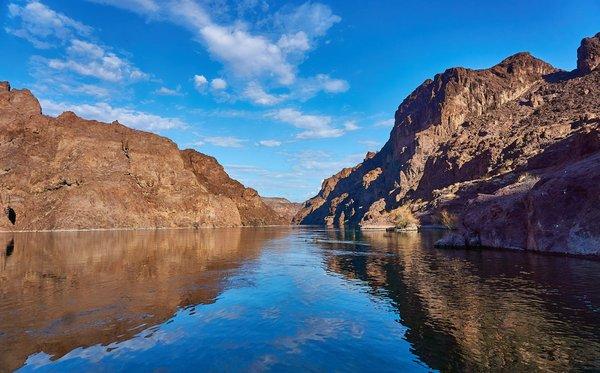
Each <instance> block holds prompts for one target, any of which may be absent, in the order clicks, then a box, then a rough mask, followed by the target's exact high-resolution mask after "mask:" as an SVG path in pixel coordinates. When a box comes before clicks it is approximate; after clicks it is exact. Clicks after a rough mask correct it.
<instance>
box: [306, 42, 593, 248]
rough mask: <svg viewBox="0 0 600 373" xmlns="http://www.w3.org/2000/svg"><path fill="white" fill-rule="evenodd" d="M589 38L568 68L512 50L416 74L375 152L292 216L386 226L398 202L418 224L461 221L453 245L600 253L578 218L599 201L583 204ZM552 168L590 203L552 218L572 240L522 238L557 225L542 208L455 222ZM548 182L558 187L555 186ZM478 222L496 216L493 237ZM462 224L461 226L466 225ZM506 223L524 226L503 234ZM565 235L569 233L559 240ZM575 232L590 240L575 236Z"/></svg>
mask: <svg viewBox="0 0 600 373" xmlns="http://www.w3.org/2000/svg"><path fill="white" fill-rule="evenodd" d="M599 44H600V34H598V35H596V36H594V37H592V38H587V39H584V41H582V45H581V47H580V48H579V50H578V58H579V60H578V69H577V70H576V71H574V72H572V73H566V72H563V71H559V70H556V69H555V68H553V67H552V66H550V65H549V64H547V63H545V62H543V61H541V60H539V59H536V58H534V57H532V56H531V55H529V54H527V53H519V54H516V55H514V56H512V57H509V58H507V59H505V60H504V61H502V62H501V63H499V64H498V65H496V66H494V67H492V68H490V69H486V70H470V69H464V68H453V69H449V70H447V71H445V72H444V73H443V74H438V75H436V76H435V77H434V79H433V80H427V81H425V82H424V83H423V84H422V85H421V86H419V87H418V88H417V89H416V90H415V91H414V92H413V93H411V94H410V95H409V96H408V97H407V98H406V99H405V100H404V101H403V102H402V104H401V105H400V107H399V108H398V110H397V112H396V116H395V118H396V120H395V125H394V128H393V130H392V132H391V135H390V139H389V140H388V142H387V143H386V144H385V146H384V147H383V149H382V150H381V151H380V152H378V153H377V154H368V155H367V157H366V159H365V161H364V162H363V163H361V164H359V165H357V166H355V167H353V168H351V169H344V170H342V171H341V172H340V173H338V174H336V175H334V176H333V177H331V178H330V179H327V180H325V181H324V183H323V187H322V189H321V191H320V192H319V194H318V195H317V196H316V197H314V198H312V199H311V200H309V201H307V202H306V203H305V205H304V207H303V209H302V210H301V211H300V212H299V213H298V215H296V217H295V221H296V222H299V223H302V224H359V225H361V226H363V227H373V226H390V225H392V224H393V222H392V216H393V213H391V212H393V211H394V209H397V208H398V207H400V206H409V207H410V209H411V210H412V211H413V213H414V214H415V215H417V217H418V218H419V219H420V220H421V223H422V224H435V223H437V222H439V220H440V215H441V213H442V211H449V212H450V214H456V215H457V216H458V219H457V220H458V225H459V226H460V227H461V228H463V235H462V236H461V237H462V238H461V239H458V240H457V241H461V240H463V241H464V242H467V241H471V242H472V243H481V244H484V245H486V246H494V247H513V248H522V249H532V250H552V251H562V252H581V253H583V252H585V253H600V248H599V246H600V245H597V243H598V241H597V237H598V236H597V234H598V232H597V231H598V225H599V224H598V223H597V221H598V220H597V219H596V220H595V221H594V220H590V221H591V222H592V223H589V224H592V225H594V227H592V228H594V229H592V228H590V227H589V224H587V225H586V224H584V221H585V220H586V219H591V218H593V217H594V216H596V215H597V214H598V209H599V207H595V206H600V205H599V204H595V205H594V203H593V202H594V201H593V200H592V199H594V198H596V197H597V195H598V193H597V192H596V191H595V190H594V189H590V188H593V185H594V183H595V184H599V182H598V178H597V176H596V175H595V174H594V173H593V172H592V170H593V171H594V172H595V171H596V170H597V169H598V167H600V165H599V164H598V162H597V160H595V159H596V158H594V157H595V155H596V154H597V152H598V151H599V150H600V143H599V142H598V130H599V125H600V119H599V118H600V93H599V92H598V87H599V86H600V71H598V69H597V67H598V64H599V63H600V61H599V58H598V56H599V55H600V53H599V51H600V48H599V47H598V45H599ZM578 162H583V163H581V164H580V163H578ZM576 163H577V164H580V167H586V169H588V170H590V171H589V172H578V171H576V170H572V168H573V167H575V168H577V167H578V166H576V165H575V164H576ZM584 165H585V166H584ZM568 167H571V168H568ZM561 172H566V173H569V172H572V175H573V177H574V178H576V179H575V181H574V182H575V183H577V180H579V179H581V183H582V185H585V186H586V187H585V188H587V189H586V190H585V192H581V193H579V194H577V193H576V194H575V195H574V196H573V198H575V200H577V199H576V196H579V197H580V198H582V200H579V201H578V202H580V203H583V204H585V205H586V206H587V205H588V204H590V206H591V207H590V210H589V211H588V212H587V213H586V215H585V216H584V215H581V216H578V217H574V216H573V217H571V218H569V219H567V220H564V221H561V222H560V224H559V226H561V227H563V228H561V229H562V230H564V231H565V232H568V231H569V229H570V228H572V227H574V226H575V225H578V226H579V225H581V224H583V226H582V231H581V232H580V233H581V234H578V235H577V237H576V238H574V239H573V243H570V244H566V243H565V240H564V239H561V240H557V239H545V238H544V239H542V238H540V237H537V236H536V235H535V234H533V233H532V230H534V227H538V226H539V224H540V219H542V220H547V221H546V222H545V223H544V226H547V227H550V226H552V224H554V225H555V226H556V224H558V222H557V221H555V220H553V219H552V218H548V216H546V215H545V214H544V213H543V212H541V213H539V212H538V215H536V216H538V217H537V218H533V220H527V221H526V220H523V219H522V218H523V217H524V216H529V215H530V211H528V210H524V211H523V214H524V215H523V216H522V217H521V220H519V219H517V220H514V222H512V223H511V224H508V221H510V219H508V220H501V219H499V218H496V217H493V216H491V217H490V216H487V217H486V218H484V217H482V216H478V217H475V218H473V219H471V220H469V219H467V220H468V222H467V221H465V220H464V219H462V218H464V217H467V216H466V215H465V214H466V213H467V212H468V213H470V214H474V212H475V211H479V210H480V209H483V210H486V209H487V211H489V209H488V207H489V206H487V207H483V206H482V207H478V206H479V205H478V202H477V201H478V200H479V199H482V198H483V199H486V198H487V199H486V200H487V201H488V203H495V202H490V201H496V200H497V197H498V198H499V197H500V196H499V195H498V196H496V193H500V194H503V193H508V192H507V188H509V189H510V188H511V187H512V188H513V189H515V190H516V189H518V188H521V189H520V190H522V192H521V193H529V192H530V191H531V190H532V188H533V189H535V190H537V188H541V186H542V184H544V183H546V181H545V180H548V178H551V177H552V176H551V175H559V174H560V173H561ZM553 180H554V179H553ZM570 182H571V183H573V181H570ZM562 183H567V181H565V180H563V181H562ZM556 185H557V186H556V187H558V185H562V184H561V182H559V181H556ZM565 193H568V192H565ZM594 193H596V194H594ZM594 195H595V196H596V197H594ZM483 196H487V197H486V198H484V197H483ZM547 198H548V197H547V196H546V195H545V194H543V193H541V194H540V195H536V203H539V204H541V205H543V204H544V203H549V202H550V203H551V201H549V200H548V201H546V202H543V201H544V200H546V199H547ZM565 198H566V197H565ZM571 201H574V200H571ZM573 208H574V207H573V206H571V207H570V209H573ZM540 214H541V215H540ZM475 215H477V214H475ZM534 215H535V214H534ZM513 218H514V217H513ZM483 221H488V222H490V221H492V222H496V223H498V225H497V226H496V231H497V232H502V233H503V234H499V233H498V234H495V235H493V237H494V238H493V239H488V238H487V233H486V232H487V230H486V228H485V227H484V226H483V225H484V223H483ZM463 223H467V225H469V223H470V225H469V227H468V228H467V227H466V226H465V224H463ZM548 224H550V225H548ZM513 225H517V226H524V227H526V228H524V229H522V230H521V231H520V232H519V233H517V232H514V233H511V232H510V231H511V230H512V228H511V227H512V226H513ZM584 226H585V227H584ZM529 227H531V228H529ZM590 229H591V230H590ZM544 232H545V233H544V234H547V231H546V230H544ZM504 233H505V234H504ZM565 234H567V235H568V234H569V233H564V232H563V233H561V234H560V235H562V236H564V235H565ZM584 236H585V237H592V238H590V239H587V238H586V239H584V238H581V237H584ZM536 237H537V238H536ZM593 237H595V238H593ZM559 241H560V242H561V243H559ZM575 241H577V242H578V243H574V242H575ZM565 245H566V246H565ZM573 245H574V246H573Z"/></svg>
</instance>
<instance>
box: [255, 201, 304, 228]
mask: <svg viewBox="0 0 600 373" xmlns="http://www.w3.org/2000/svg"><path fill="white" fill-rule="evenodd" d="M262 200H263V202H264V203H265V204H266V205H267V206H269V207H270V208H272V209H273V211H275V213H277V215H279V217H280V218H282V219H283V220H285V221H286V222H288V223H290V224H291V223H292V220H293V219H294V216H296V214H297V213H298V211H300V209H301V208H302V204H301V203H296V202H290V201H288V200H287V199H285V198H279V197H262Z"/></svg>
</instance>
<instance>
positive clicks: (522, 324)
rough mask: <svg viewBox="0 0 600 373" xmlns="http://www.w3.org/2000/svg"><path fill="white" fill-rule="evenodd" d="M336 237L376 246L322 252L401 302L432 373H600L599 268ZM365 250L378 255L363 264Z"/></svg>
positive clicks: (414, 241)
mask: <svg viewBox="0 0 600 373" xmlns="http://www.w3.org/2000/svg"><path fill="white" fill-rule="evenodd" d="M327 236H328V237H329V239H330V240H331V241H334V240H359V241H360V242H363V243H365V244H368V245H370V246H369V247H368V248H366V249H365V248H364V246H361V247H358V246H357V247H354V248H352V250H351V251H347V252H343V251H342V252H341V253H340V252H338V251H336V247H335V245H332V244H327V245H321V246H322V248H323V250H324V252H325V254H324V255H325V258H326V263H327V267H328V269H329V270H330V271H332V272H334V273H339V274H341V275H343V276H344V277H347V278H349V279H359V280H361V281H363V282H364V283H366V284H368V286H369V287H370V288H371V289H372V290H371V291H372V293H373V294H375V295H378V296H381V297H388V298H389V299H390V300H391V301H392V304H393V305H394V307H395V308H396V311H397V314H398V322H399V323H401V324H402V325H404V326H406V327H407V332H406V334H405V338H406V340H407V341H409V342H410V343H411V346H412V352H413V353H414V354H415V355H416V356H418V357H419V358H420V359H421V360H422V361H424V362H425V363H426V364H427V365H428V366H430V367H431V368H434V369H439V370H442V371H457V372H458V371H490V370H491V371H498V370H503V371H532V370H544V371H570V370H597V369H600V288H598V286H597V284H598V283H599V282H600V263H598V262H596V261H589V260H585V259H577V258H566V257H556V256H547V255H540V254H534V253H531V254H529V253H521V252H510V251H468V250H456V251H445V250H438V249H434V248H433V243H434V242H435V241H436V240H437V239H438V238H439V233H436V232H432V233H425V234H417V233H406V234H399V233H387V232H378V231H372V232H368V231H367V232H362V233H361V232H357V231H354V230H349V231H348V230H346V231H343V230H342V231H329V232H327ZM356 250H368V251H369V252H370V253H371V254H374V253H377V254H378V255H356ZM328 253H329V254H328ZM384 254H386V255H384ZM390 254H391V255H390Z"/></svg>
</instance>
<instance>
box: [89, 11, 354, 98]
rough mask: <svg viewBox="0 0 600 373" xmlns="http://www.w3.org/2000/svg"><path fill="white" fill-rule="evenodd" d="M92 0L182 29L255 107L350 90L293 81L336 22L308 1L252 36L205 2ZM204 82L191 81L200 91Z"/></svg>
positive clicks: (325, 80) (337, 84)
mask: <svg viewBox="0 0 600 373" xmlns="http://www.w3.org/2000/svg"><path fill="white" fill-rule="evenodd" d="M91 1H94V2H97V3H102V4H106V5H112V6H115V7H119V8H122V9H127V10H130V11H133V12H135V13H137V14H140V15H142V16H144V17H146V18H148V19H150V20H168V21H170V22H172V23H175V24H178V25H180V26H182V27H185V28H186V29H188V30H189V31H190V32H191V33H192V34H193V35H194V40H197V41H199V42H200V43H202V44H203V45H204V46H205V48H206V49H207V51H208V53H209V54H210V56H211V57H212V58H213V59H214V60H216V61H218V62H220V63H221V64H222V66H223V68H224V72H225V74H226V77H227V83H228V84H227V86H229V85H231V86H232V88H233V90H234V92H235V93H236V94H237V95H238V96H239V98H242V99H246V100H249V101H250V102H253V103H255V104H257V105H275V104H277V103H280V102H283V101H285V100H288V99H294V98H300V99H302V100H307V99H309V98H311V97H313V96H314V95H316V94H318V93H319V92H327V93H331V94H333V93H342V92H345V91H347V90H348V88H349V84H348V82H347V81H345V80H342V79H335V78H331V77H330V76H329V75H327V74H317V75H315V76H314V77H308V78H302V77H299V76H298V67H299V65H300V64H301V63H302V62H303V61H304V59H305V58H306V55H307V53H308V52H309V51H310V50H312V49H313V48H315V46H316V45H317V41H318V39H319V38H321V37H323V36H324V35H326V33H327V31H328V30H329V29H330V28H331V27H332V26H333V25H335V24H336V23H338V22H340V21H341V18H340V17H339V16H337V15H335V14H333V12H332V10H331V8H329V7H328V6H327V5H324V4H320V3H312V2H307V3H304V4H301V5H299V6H296V7H293V6H284V7H283V8H282V9H280V10H279V11H278V12H276V13H274V14H271V15H269V16H268V17H266V18H265V21H264V22H263V23H265V22H267V23H268V22H270V23H271V27H270V30H268V32H263V33H257V32H256V30H251V27H250V26H249V25H248V23H246V22H245V21H244V20H243V19H237V20H236V21H235V22H229V23H224V22H219V21H218V20H217V19H216V17H215V14H214V12H212V13H211V12H209V11H208V10H207V8H206V7H207V5H206V4H205V3H199V2H196V1H192V0H173V1H168V2H166V1H165V2H162V1H161V2H159V1H152V0H137V1H134V0H126V1H121V0H91ZM225 9H226V8H225ZM263 9H268V6H266V8H265V7H263ZM221 10H222V9H221ZM238 10H239V9H238ZM205 79H206V78H205ZM206 83H207V82H204V81H202V80H201V81H196V80H195V84H196V88H197V89H200V90H203V89H204V87H205V86H206ZM211 86H212V87H213V89H217V90H219V89H223V88H218V87H221V86H223V85H220V84H219V85H217V86H213V84H212V82H211ZM274 88H285V89H287V90H288V92H287V93H285V94H277V95H276V94H273V93H271V92H270V91H272V90H273V89H274Z"/></svg>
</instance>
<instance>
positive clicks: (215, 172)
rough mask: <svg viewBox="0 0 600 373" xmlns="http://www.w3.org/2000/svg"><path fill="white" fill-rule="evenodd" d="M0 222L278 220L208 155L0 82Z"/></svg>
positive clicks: (27, 225) (81, 225)
mask: <svg viewBox="0 0 600 373" xmlns="http://www.w3.org/2000/svg"><path fill="white" fill-rule="evenodd" d="M0 198H1V205H2V209H3V210H4V211H3V213H2V216H1V217H0V230H5V231H6V230H52V229H90V228H159V227H204V226H240V225H268V224H285V223H286V222H285V220H284V219H283V218H281V217H280V216H279V215H278V214H276V213H275V212H274V211H273V210H272V209H271V208H270V207H268V206H267V205H266V204H265V203H264V202H263V201H262V200H261V198H260V196H259V195H258V193H257V192H256V191H255V190H254V189H251V188H245V187H244V186H243V185H242V184H241V183H239V182H237V181H235V180H232V179H231V178H230V177H229V176H228V175H227V173H226V172H225V171H224V170H223V167H222V166H221V165H220V164H219V163H218V162H217V161H216V160H215V159H214V158H212V157H209V156H207V155H204V154H201V153H198V152H196V151H194V150H189V149H188V150H183V151H180V150H179V149H178V148H177V146H176V145H175V143H173V142H172V141H170V140H168V139H166V138H164V137H161V136H158V135H154V134H151V133H147V132H142V131H137V130H134V129H130V128H127V127H125V126H123V125H121V124H119V123H118V122H113V123H111V124H105V123H101V122H97V121H91V120H85V119H81V118H79V117H78V116H76V115H75V114H74V113H72V112H65V113H63V114H61V115H60V116H59V117H57V118H53V117H49V116H45V115H42V110H41V108H40V104H39V103H38V100H37V99H36V98H35V97H34V96H33V95H32V94H31V93H30V92H29V91H28V90H14V89H12V90H11V88H10V85H9V84H8V82H3V83H0Z"/></svg>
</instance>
